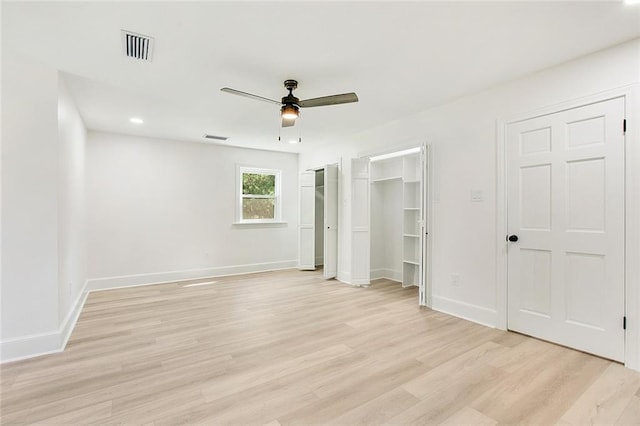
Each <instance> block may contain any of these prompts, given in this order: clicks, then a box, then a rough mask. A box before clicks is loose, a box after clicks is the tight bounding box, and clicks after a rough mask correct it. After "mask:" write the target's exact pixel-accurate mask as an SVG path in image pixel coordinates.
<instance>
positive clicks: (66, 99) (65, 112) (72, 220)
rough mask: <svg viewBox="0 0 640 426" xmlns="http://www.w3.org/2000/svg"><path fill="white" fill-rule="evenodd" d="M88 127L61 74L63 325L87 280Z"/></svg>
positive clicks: (60, 287)
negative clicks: (86, 152)
mask: <svg viewBox="0 0 640 426" xmlns="http://www.w3.org/2000/svg"><path fill="white" fill-rule="evenodd" d="M86 137H87V130H86V128H85V126H84V122H83V121H82V117H80V113H79V112H78V109H77V108H76V105H75V103H74V101H73V98H72V97H71V94H70V93H69V89H68V88H67V85H66V83H65V81H64V78H63V77H62V76H60V77H59V80H58V303H59V316H58V320H59V322H60V323H61V324H63V325H64V323H65V322H67V321H69V320H70V318H69V316H70V315H71V314H72V313H73V312H74V309H75V308H76V307H77V308H79V306H78V305H79V300H78V299H79V298H81V297H82V290H83V287H84V283H85V281H86V279H87V267H86V263H87V247H86V241H85V189H84V187H85V146H86Z"/></svg>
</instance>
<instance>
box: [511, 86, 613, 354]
mask: <svg viewBox="0 0 640 426" xmlns="http://www.w3.org/2000/svg"><path fill="white" fill-rule="evenodd" d="M623 119H624V99H623V98H616V99H611V100H607V101H603V102H598V103H594V104H590V105H586V106H583V107H579V108H574V109H569V110H565V111H561V112H557V113H554V114H549V115H544V116H540V117H537V118H532V119H529V120H525V121H521V122H516V123H513V124H509V125H508V126H507V129H506V130H507V132H506V136H507V147H506V148H507V210H508V211H507V218H508V230H509V234H513V235H515V236H517V238H518V240H517V241H515V242H508V243H507V244H508V305H509V307H508V328H509V329H511V330H514V331H518V332H522V333H525V334H528V335H531V336H534V337H538V338H541V339H544V340H548V341H551V342H555V343H559V344H562V345H565V346H569V347H573V348H576V349H579V350H582V351H586V352H590V353H593V354H596V355H600V356H603V357H606V358H609V359H613V360H617V361H624V330H623V317H624V164H625V163H624V133H623V129H622V122H623Z"/></svg>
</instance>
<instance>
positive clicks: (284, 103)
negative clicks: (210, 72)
mask: <svg viewBox="0 0 640 426" xmlns="http://www.w3.org/2000/svg"><path fill="white" fill-rule="evenodd" d="M284 87H285V89H287V90H288V91H289V94H288V95H287V96H285V97H283V98H282V100H281V101H276V100H274V99H269V98H265V97H262V96H258V95H254V94H251V93H247V92H241V91H240V90H236V89H231V88H229V87H223V88H222V89H220V90H222V91H223V92H226V93H231V94H233V95H239V96H245V97H247V98H251V99H256V100H258V101H263V102H269V103H272V104H276V105H279V106H280V116H281V117H282V127H291V126H293V125H295V122H296V118H298V116H299V115H300V108H311V107H319V106H326V105H338V104H348V103H351V102H358V96H357V95H356V94H355V93H353V92H351V93H342V94H340V95H330V96H322V97H320V98H313V99H305V100H302V101H301V100H300V99H298V98H296V97H295V96H293V90H294V89H296V88H297V87H298V82H297V81H296V80H285V81H284Z"/></svg>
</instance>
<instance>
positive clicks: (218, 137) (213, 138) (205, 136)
mask: <svg viewBox="0 0 640 426" xmlns="http://www.w3.org/2000/svg"><path fill="white" fill-rule="evenodd" d="M202 137H203V138H205V139H211V140H214V141H226V140H227V139H229V138H227V137H224V136H215V135H207V134H204V135H203V136H202Z"/></svg>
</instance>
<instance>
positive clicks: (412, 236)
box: [402, 234, 420, 238]
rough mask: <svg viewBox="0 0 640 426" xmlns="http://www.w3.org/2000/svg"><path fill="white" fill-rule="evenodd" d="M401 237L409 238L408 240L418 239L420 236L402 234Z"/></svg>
mask: <svg viewBox="0 0 640 426" xmlns="http://www.w3.org/2000/svg"><path fill="white" fill-rule="evenodd" d="M402 236H403V237H409V238H420V235H416V234H402Z"/></svg>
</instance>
